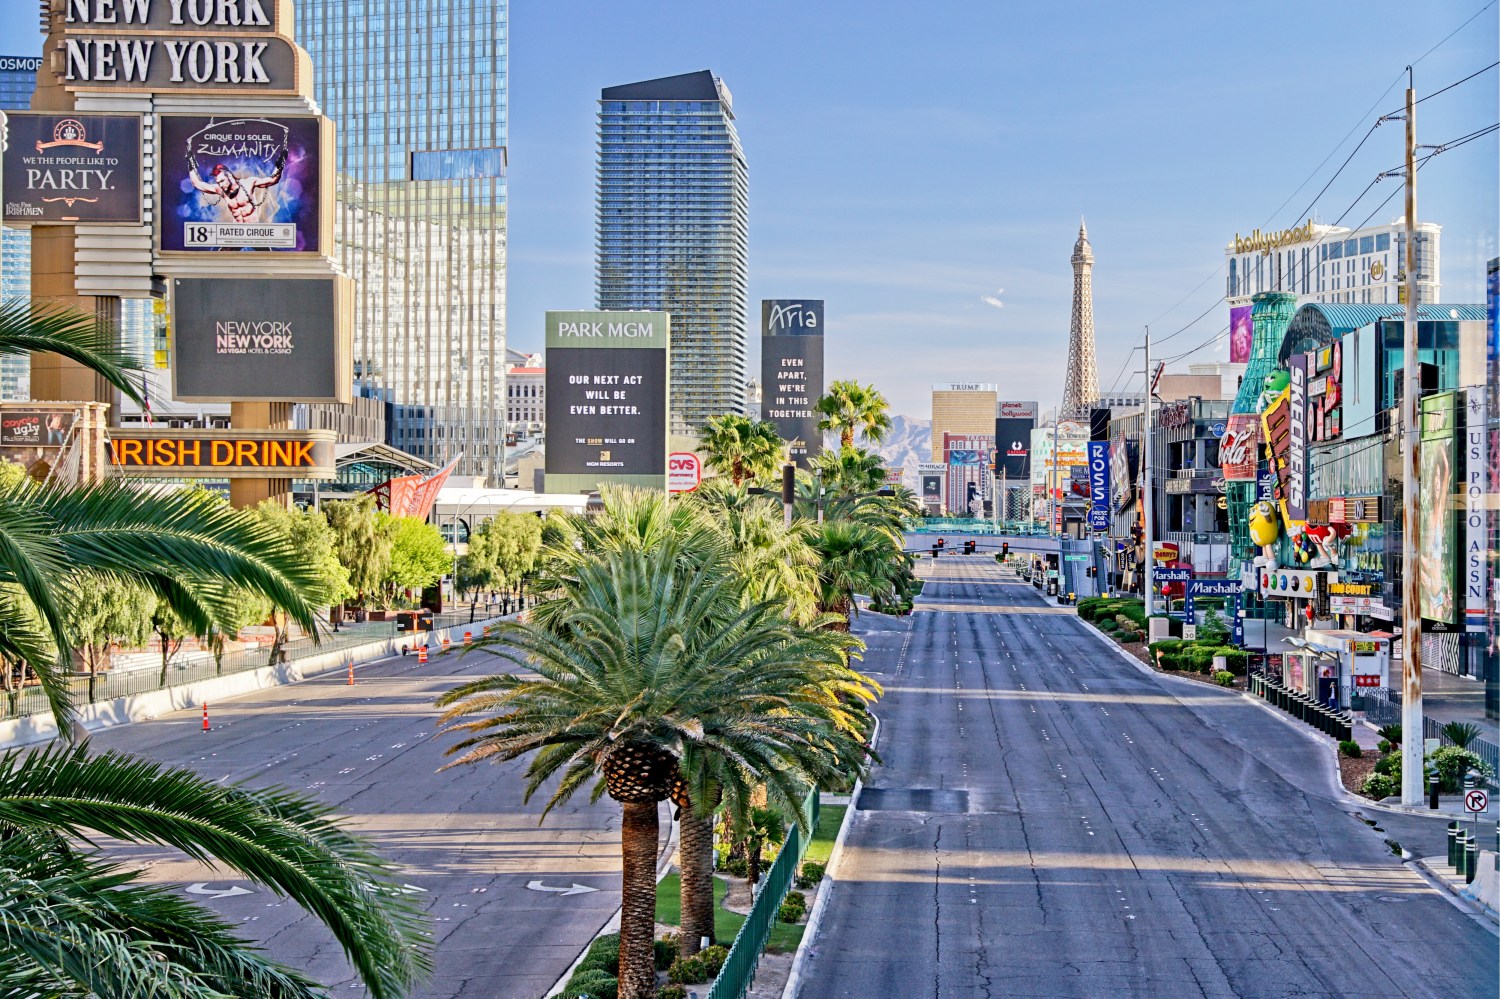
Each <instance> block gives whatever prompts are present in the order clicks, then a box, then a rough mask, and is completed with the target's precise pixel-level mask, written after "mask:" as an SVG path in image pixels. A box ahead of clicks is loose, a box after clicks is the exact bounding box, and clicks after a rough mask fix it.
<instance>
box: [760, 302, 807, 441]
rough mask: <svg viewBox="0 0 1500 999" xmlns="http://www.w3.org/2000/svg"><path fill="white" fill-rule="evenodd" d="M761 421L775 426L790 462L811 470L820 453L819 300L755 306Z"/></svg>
mask: <svg viewBox="0 0 1500 999" xmlns="http://www.w3.org/2000/svg"><path fill="white" fill-rule="evenodd" d="M760 334H761V340H760V383H761V391H762V392H763V393H764V395H763V401H762V402H761V409H760V415H761V419H763V420H766V421H768V422H770V423H772V424H773V425H775V427H776V433H777V434H779V435H780V436H781V439H782V440H784V441H786V442H787V444H788V452H789V456H790V457H791V459H792V461H794V462H796V463H797V464H798V465H800V466H801V467H803V468H810V467H811V463H812V460H813V459H814V458H816V457H817V456H818V454H819V453H820V452H821V451H822V450H823V434H822V432H821V431H819V430H818V413H817V411H816V410H815V409H814V408H813V407H814V406H816V405H817V404H818V399H819V398H821V397H822V395H823V300H822V299H816V298H768V299H762V300H761V303H760Z"/></svg>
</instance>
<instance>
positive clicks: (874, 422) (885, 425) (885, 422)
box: [814, 381, 891, 448]
mask: <svg viewBox="0 0 1500 999" xmlns="http://www.w3.org/2000/svg"><path fill="white" fill-rule="evenodd" d="M814 408H815V409H816V410H817V411H818V413H820V414H821V415H822V417H823V418H822V419H821V420H819V421H818V429H819V430H832V431H834V432H835V433H837V434H838V435H839V447H840V448H848V447H853V446H854V435H855V434H861V435H862V436H863V437H864V438H865V440H867V441H873V442H875V443H879V442H880V441H882V440H884V439H885V432H886V431H887V430H889V429H891V417H890V414H889V410H890V408H891V407H890V404H889V403H887V402H886V401H885V396H883V395H881V394H880V393H879V392H877V391H876V390H875V386H873V385H861V384H859V382H856V381H839V382H834V383H832V384H831V385H829V386H828V394H827V395H825V396H823V398H821V399H819V400H818V404H817V406H816V407H814Z"/></svg>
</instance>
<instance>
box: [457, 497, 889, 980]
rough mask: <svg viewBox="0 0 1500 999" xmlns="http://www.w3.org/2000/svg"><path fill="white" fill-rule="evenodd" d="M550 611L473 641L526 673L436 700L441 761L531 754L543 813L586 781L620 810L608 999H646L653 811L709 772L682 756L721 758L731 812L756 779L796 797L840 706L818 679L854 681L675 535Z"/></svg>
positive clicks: (837, 658)
mask: <svg viewBox="0 0 1500 999" xmlns="http://www.w3.org/2000/svg"><path fill="white" fill-rule="evenodd" d="M674 505H675V504H674ZM551 603H553V604H560V605H561V606H562V607H563V608H564V609H563V610H562V611H561V612H558V613H556V615H555V617H554V619H553V625H554V626H551V627H549V626H548V625H547V624H545V623H542V622H541V621H533V622H530V623H526V624H520V623H509V622H508V623H506V624H505V625H503V626H502V627H501V629H500V632H499V634H498V635H497V636H495V637H493V638H492V639H490V640H488V641H486V642H484V643H481V647H482V648H486V649H488V650H489V651H491V652H492V653H493V654H495V655H497V656H499V657H501V658H504V659H507V660H509V661H511V662H513V663H516V664H517V665H522V666H524V667H526V669H527V670H528V671H529V674H530V675H527V676H521V675H517V674H515V673H505V674H501V675H497V676H492V677H487V678H484V679H481V680H477V681H474V682H472V683H469V684H465V685H463V686H461V687H459V688H457V689H455V690H453V691H450V692H449V693H447V694H445V695H443V697H442V698H440V699H439V702H438V703H439V705H440V706H443V707H447V708H448V709H449V710H448V711H447V712H446V713H445V714H444V716H443V723H444V725H445V726H446V729H445V730H446V731H448V732H453V733H456V734H459V735H461V736H463V738H462V739H461V741H460V742H459V743H458V744H457V745H455V746H454V747H452V748H451V749H450V753H456V754H460V755H459V757H458V759H457V760H456V761H455V762H454V763H452V764H449V766H456V765H458V764H465V763H476V762H479V761H481V760H491V761H492V762H503V761H506V760H511V759H515V758H517V757H520V756H528V755H529V756H531V757H532V759H531V763H530V765H529V766H528V768H527V771H526V775H527V785H526V796H527V798H530V796H531V795H532V794H534V793H535V792H536V791H537V790H538V789H539V788H540V787H541V786H542V785H543V784H545V783H547V782H548V781H549V780H551V779H552V778H554V777H558V778H559V780H558V784H557V787H556V790H555V791H554V793H553V794H552V797H551V799H550V801H549V802H548V805H547V811H550V810H551V808H552V807H553V806H555V805H557V804H559V803H561V802H564V801H566V800H567V799H568V798H570V797H571V796H572V795H573V794H574V793H576V792H577V791H578V790H579V789H580V788H582V787H583V786H585V785H587V784H590V783H594V784H595V793H596V794H599V793H608V794H609V795H610V797H612V798H614V799H615V800H617V801H619V802H620V803H621V806H622V809H623V812H624V820H623V824H622V828H621V837H620V846H621V854H622V858H621V859H622V864H623V871H622V875H621V889H622V892H621V893H622V911H621V926H620V974H619V982H620V993H619V994H620V995H621V996H622V997H624V999H647V997H650V996H653V995H654V994H655V989H656V983H655V971H654V955H653V951H652V940H651V938H652V929H653V925H654V921H655V915H656V879H655V864H656V842H657V805H658V803H659V802H660V801H662V800H664V799H666V798H668V797H669V796H671V797H674V798H676V797H677V795H678V792H679V791H682V790H684V785H688V786H692V785H693V784H695V783H699V781H697V780H695V777H696V778H702V777H703V776H704V774H705V773H706V772H707V768H706V767H693V768H692V769H690V770H689V771H688V773H687V774H684V773H683V771H682V769H681V765H680V764H681V761H683V759H684V757H685V756H687V755H689V754H690V753H693V754H705V755H712V756H714V757H717V758H719V759H721V760H723V761H730V762H729V763H728V764H727V765H721V766H716V767H715V768H714V769H713V772H712V774H713V779H714V780H716V781H717V782H718V784H719V787H720V790H721V793H722V795H723V796H724V798H725V799H726V801H728V802H732V803H735V807H736V808H738V807H742V806H743V805H744V803H746V802H748V800H749V798H750V796H751V794H752V792H753V789H754V787H755V786H756V785H757V784H759V783H760V782H762V781H764V782H765V784H766V786H767V787H768V789H770V790H772V791H773V792H774V794H775V795H777V796H778V798H779V799H780V800H792V801H795V800H798V799H799V798H800V797H801V796H802V795H804V794H805V791H806V788H807V787H808V786H809V785H810V784H812V783H813V782H814V780H815V779H816V777H815V775H812V774H809V773H808V771H807V770H806V769H804V768H802V767H800V766H798V765H797V762H798V761H799V760H801V759H811V760H813V761H822V760H825V759H827V758H830V757H831V756H832V755H833V753H832V751H830V750H829V749H828V748H827V746H828V740H830V739H833V738H837V733H838V732H839V731H840V729H839V728H838V715H839V714H840V710H841V709H840V707H839V705H838V702H837V700H836V699H830V698H829V697H828V696H827V695H826V694H825V693H823V690H824V689H826V687H827V686H828V685H827V684H823V683H821V682H820V680H822V679H823V678H824V677H825V676H826V677H828V679H830V681H831V680H832V679H833V676H834V674H837V675H838V676H839V677H840V678H845V677H846V676H847V675H848V674H852V671H849V670H848V667H847V665H846V663H847V654H848V649H849V648H850V640H849V639H848V638H847V637H846V636H839V635H835V634H833V633H832V632H828V631H810V630H807V629H800V628H798V627H797V626H796V625H794V624H792V623H791V622H789V621H788V620H787V619H786V617H785V616H784V615H783V614H782V612H781V608H780V607H779V606H777V605H775V604H774V603H763V604H757V605H754V606H752V607H749V608H744V607H743V604H742V601H741V594H740V584H739V581H738V580H737V579H735V578H734V577H733V576H732V575H730V574H727V573H724V572H722V571H719V570H718V569H717V568H716V567H713V566H710V565H706V564H701V563H698V561H697V559H696V558H695V557H694V556H692V555H691V554H690V553H688V552H686V551H684V550H683V549H682V548H680V547H679V545H678V543H677V542H676V541H674V540H672V539H668V540H667V541H664V542H663V543H661V544H658V545H654V546H653V547H651V548H650V549H649V550H626V551H619V552H610V553H606V554H601V555H598V556H595V557H592V558H586V559H580V560H579V561H578V562H577V563H576V564H575V565H573V567H572V575H571V578H570V579H569V580H567V581H566V582H565V583H564V584H563V586H562V589H561V591H560V593H559V596H558V598H557V599H556V600H554V601H552V602H551ZM544 606H546V605H544ZM854 675H855V676H857V674H854ZM867 689H868V688H867ZM688 806H689V807H690V808H696V807H700V806H697V805H694V804H693V803H692V802H691V801H690V802H688ZM544 814H545V812H544ZM684 814H687V809H684Z"/></svg>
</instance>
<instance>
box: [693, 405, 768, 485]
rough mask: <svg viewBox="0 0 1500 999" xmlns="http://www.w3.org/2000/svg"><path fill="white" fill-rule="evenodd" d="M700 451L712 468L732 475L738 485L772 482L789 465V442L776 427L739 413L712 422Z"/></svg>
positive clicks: (705, 430) (708, 424) (732, 479)
mask: <svg viewBox="0 0 1500 999" xmlns="http://www.w3.org/2000/svg"><path fill="white" fill-rule="evenodd" d="M698 450H699V451H701V452H703V455H704V457H705V460H706V462H707V464H708V467H709V468H711V469H713V470H714V471H716V472H720V473H722V474H724V475H728V476H729V479H730V481H731V482H733V483H734V484H735V485H739V484H741V483H742V482H745V481H746V480H748V479H769V478H771V477H772V476H774V475H775V474H776V469H777V468H779V467H780V466H781V465H782V463H783V462H785V461H786V441H784V440H782V439H781V437H780V436H778V435H777V433H776V427H775V426H774V425H773V424H771V423H768V422H766V421H764V420H752V419H749V418H748V417H744V416H740V415H739V414H738V413H725V414H723V415H722V416H715V417H714V418H713V419H711V420H709V421H708V423H707V424H705V425H704V427H703V435H702V437H701V440H700V443H699V444H698Z"/></svg>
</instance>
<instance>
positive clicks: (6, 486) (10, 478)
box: [0, 458, 28, 492]
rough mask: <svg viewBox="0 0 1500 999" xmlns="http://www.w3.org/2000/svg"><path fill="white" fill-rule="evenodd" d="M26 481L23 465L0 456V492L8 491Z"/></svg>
mask: <svg viewBox="0 0 1500 999" xmlns="http://www.w3.org/2000/svg"><path fill="white" fill-rule="evenodd" d="M26 481H28V480H27V477H26V466H25V465H19V464H17V463H16V462H14V461H6V460H5V459H3V458H0V492H8V491H9V490H10V489H11V488H12V487H13V486H17V485H19V484H21V483H22V482H26Z"/></svg>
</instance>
